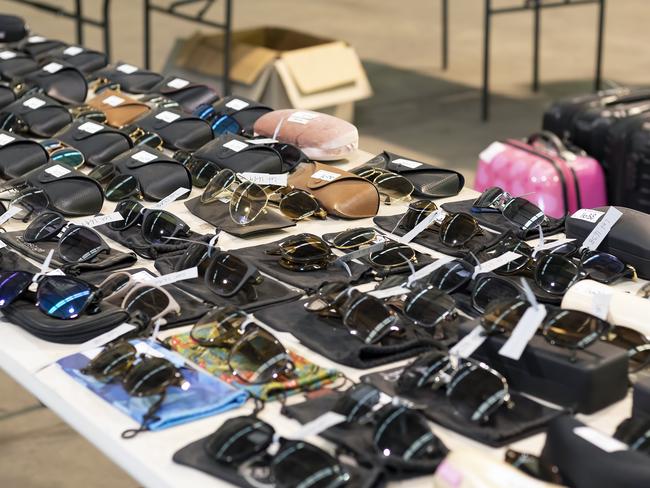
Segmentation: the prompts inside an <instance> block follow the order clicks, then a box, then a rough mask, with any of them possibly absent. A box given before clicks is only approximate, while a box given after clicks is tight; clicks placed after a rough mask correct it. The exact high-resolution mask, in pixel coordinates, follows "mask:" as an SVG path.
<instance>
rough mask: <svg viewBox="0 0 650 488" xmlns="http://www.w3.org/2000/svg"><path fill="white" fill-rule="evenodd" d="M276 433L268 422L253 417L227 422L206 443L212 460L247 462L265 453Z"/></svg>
mask: <svg viewBox="0 0 650 488" xmlns="http://www.w3.org/2000/svg"><path fill="white" fill-rule="evenodd" d="M274 434H275V431H274V430H273V427H271V426H270V425H269V424H267V423H266V422H263V421H262V420H259V419H257V418H255V417H253V416H250V417H236V418H234V419H228V420H226V421H225V422H224V423H223V425H222V426H221V427H219V429H218V430H217V431H216V432H215V433H214V434H212V435H211V436H210V437H209V438H208V440H207V441H206V443H205V450H206V451H207V453H208V454H209V455H210V457H211V458H212V459H214V460H215V461H218V462H221V463H227V464H232V463H235V462H239V461H246V460H248V459H251V458H253V457H254V456H255V455H257V454H258V453H261V452H262V451H264V450H265V449H266V448H267V447H269V445H270V444H271V441H272V440H273V435H274Z"/></svg>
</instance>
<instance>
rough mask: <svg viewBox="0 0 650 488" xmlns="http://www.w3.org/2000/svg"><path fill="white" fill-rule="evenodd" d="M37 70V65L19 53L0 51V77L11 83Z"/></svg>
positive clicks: (25, 55)
mask: <svg viewBox="0 0 650 488" xmlns="http://www.w3.org/2000/svg"><path fill="white" fill-rule="evenodd" d="M37 69H38V63H37V62H36V61H34V60H33V59H32V58H30V57H29V56H28V55H27V54H25V53H23V52H20V51H13V50H10V49H3V50H1V51H0V77H1V78H2V79H3V80H7V81H11V80H13V79H15V78H21V77H22V76H23V75H26V74H27V73H31V72H32V71H34V70H37Z"/></svg>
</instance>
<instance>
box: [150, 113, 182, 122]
mask: <svg viewBox="0 0 650 488" xmlns="http://www.w3.org/2000/svg"><path fill="white" fill-rule="evenodd" d="M156 118H157V119H158V120H164V121H165V122H167V123H171V122H173V121H174V120H178V119H180V118H181V116H180V115H179V114H175V113H174V112H170V111H169V110H165V111H164V112H160V113H159V114H156Z"/></svg>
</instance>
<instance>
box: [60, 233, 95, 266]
mask: <svg viewBox="0 0 650 488" xmlns="http://www.w3.org/2000/svg"><path fill="white" fill-rule="evenodd" d="M104 249H106V244H105V243H104V241H103V239H102V238H101V237H100V236H99V234H98V233H97V232H95V231H94V230H93V229H91V228H89V227H82V226H74V227H71V228H69V229H68V230H67V231H66V232H65V233H64V234H63V236H61V239H60V240H59V254H60V255H61V257H62V258H63V260H64V261H67V262H68V263H85V262H87V261H90V260H91V259H93V258H94V257H95V256H97V255H98V254H99V253H100V252H101V251H103V250H104Z"/></svg>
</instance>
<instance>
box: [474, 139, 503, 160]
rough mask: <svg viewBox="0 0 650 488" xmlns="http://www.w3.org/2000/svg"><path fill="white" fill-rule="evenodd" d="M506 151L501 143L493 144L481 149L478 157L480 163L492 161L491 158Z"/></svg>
mask: <svg viewBox="0 0 650 488" xmlns="http://www.w3.org/2000/svg"><path fill="white" fill-rule="evenodd" d="M505 149H506V146H505V144H503V143H501V142H493V143H492V144H490V145H489V146H488V147H486V148H485V149H483V151H481V153H480V154H479V155H478V157H479V159H480V160H481V161H488V162H489V161H492V158H494V156H496V155H497V154H499V153H501V152H503V151H504V150H505Z"/></svg>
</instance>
